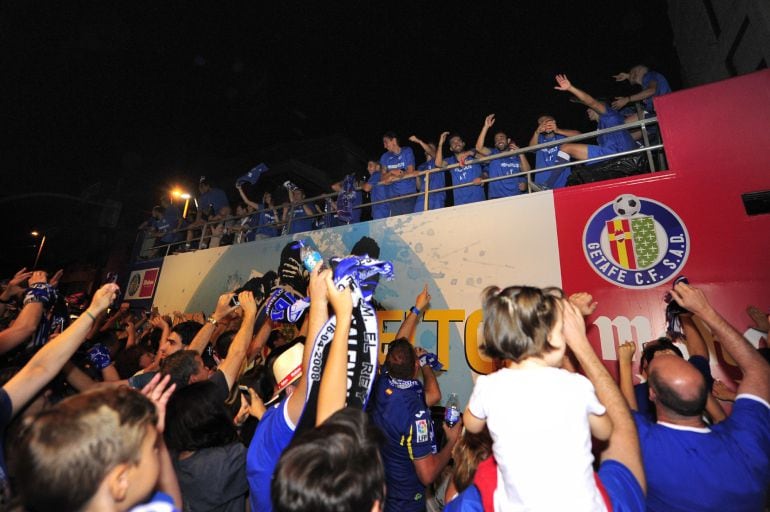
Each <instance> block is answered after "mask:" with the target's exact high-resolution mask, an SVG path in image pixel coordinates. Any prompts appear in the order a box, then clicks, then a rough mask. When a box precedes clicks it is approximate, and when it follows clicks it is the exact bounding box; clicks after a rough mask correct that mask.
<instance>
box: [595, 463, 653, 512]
mask: <svg viewBox="0 0 770 512" xmlns="http://www.w3.org/2000/svg"><path fill="white" fill-rule="evenodd" d="M599 479H600V480H601V481H602V485H604V489H605V490H606V491H607V495H609V497H610V501H612V511H613V512H637V511H638V512H644V511H645V510H646V509H647V505H646V502H645V498H644V492H643V491H642V488H641V486H639V482H638V481H637V480H636V478H635V477H634V475H633V474H632V473H631V471H630V470H629V469H628V468H627V467H625V466H624V465H623V464H621V463H620V462H618V461H616V460H606V461H604V462H602V465H601V466H600V467H599Z"/></svg>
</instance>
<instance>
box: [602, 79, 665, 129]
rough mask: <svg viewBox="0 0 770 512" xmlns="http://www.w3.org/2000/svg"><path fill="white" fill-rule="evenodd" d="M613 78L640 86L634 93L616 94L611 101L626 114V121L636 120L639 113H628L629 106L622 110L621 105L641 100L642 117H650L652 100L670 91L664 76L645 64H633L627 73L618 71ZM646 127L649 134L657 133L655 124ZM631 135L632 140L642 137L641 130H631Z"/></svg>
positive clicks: (652, 105)
mask: <svg viewBox="0 0 770 512" xmlns="http://www.w3.org/2000/svg"><path fill="white" fill-rule="evenodd" d="M613 78H614V79H615V81H616V82H622V81H624V80H628V83H630V84H632V85H640V86H641V87H642V90H641V91H639V92H637V93H635V94H631V95H629V96H616V97H615V101H613V102H612V108H614V109H615V110H617V111H621V112H623V113H624V114H626V122H627V123H633V122H634V121H638V120H639V115H638V114H637V112H632V113H631V114H628V110H632V109H631V108H630V107H629V108H628V109H625V110H623V107H625V106H626V105H628V104H629V103H633V102H635V101H641V102H642V110H643V111H644V112H643V115H644V118H647V117H652V116H654V115H655V104H654V103H653V100H654V99H655V98H657V97H658V96H663V95H664V94H668V93H670V92H671V86H670V85H668V80H666V77H664V76H663V75H661V74H660V73H658V72H657V71H650V69H649V68H648V67H647V66H643V65H638V66H634V67H632V68H631V70H630V71H629V72H628V73H618V74H617V75H615V76H614V77H613ZM647 129H648V131H649V132H650V135H651V136H652V135H654V134H655V133H657V126H648V127H647ZM631 136H632V137H633V138H634V140H639V139H641V138H642V131H641V130H633V131H632V132H631Z"/></svg>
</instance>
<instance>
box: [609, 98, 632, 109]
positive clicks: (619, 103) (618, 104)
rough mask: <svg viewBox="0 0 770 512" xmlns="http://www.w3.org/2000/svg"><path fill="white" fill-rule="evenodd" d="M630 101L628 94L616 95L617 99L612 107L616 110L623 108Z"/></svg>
mask: <svg viewBox="0 0 770 512" xmlns="http://www.w3.org/2000/svg"><path fill="white" fill-rule="evenodd" d="M628 101H629V98H628V96H615V101H613V102H612V108H614V109H615V110H620V109H621V108H623V107H625V106H626V105H628Z"/></svg>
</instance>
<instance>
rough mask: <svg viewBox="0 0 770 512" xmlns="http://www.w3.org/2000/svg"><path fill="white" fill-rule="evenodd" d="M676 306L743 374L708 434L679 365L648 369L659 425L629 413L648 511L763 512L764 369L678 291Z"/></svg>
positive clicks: (700, 396) (769, 467) (769, 458)
mask: <svg viewBox="0 0 770 512" xmlns="http://www.w3.org/2000/svg"><path fill="white" fill-rule="evenodd" d="M672 294H673V295H674V298H675V299H676V301H677V302H678V303H679V304H680V305H682V306H683V307H685V308H687V309H688V310H690V311H692V312H693V314H695V315H696V316H698V317H700V318H701V320H703V322H704V323H705V324H706V325H708V327H709V328H710V329H711V331H712V332H713V333H714V336H715V337H716V338H717V339H718V340H720V342H721V344H722V348H723V349H724V350H725V351H726V352H727V353H728V354H730V356H732V357H733V359H734V360H735V361H736V362H737V363H738V367H739V368H740V369H741V371H742V372H743V380H742V381H741V384H740V386H739V387H738V396H737V398H736V400H735V406H734V407H733V412H732V414H731V415H730V417H729V418H728V419H726V420H725V421H723V422H721V423H719V424H717V425H714V426H711V427H709V426H708V425H706V424H705V423H704V421H703V419H702V417H703V411H704V408H705V405H706V397H707V393H708V391H707V388H706V382H705V379H704V377H703V375H702V374H701V373H700V372H699V371H698V370H697V369H696V368H695V367H694V366H693V365H691V364H689V363H688V362H687V361H685V360H684V359H681V358H679V357H676V356H674V355H664V354H662V355H659V356H657V357H655V358H654V359H653V360H652V361H651V362H650V366H649V369H648V374H649V384H650V400H651V401H653V402H654V403H655V406H656V409H657V415H658V416H657V423H653V422H652V421H650V420H649V419H647V418H646V417H645V416H643V415H641V414H639V413H637V412H634V413H633V414H634V420H635V421H636V426H637V428H638V430H639V442H640V445H641V448H642V458H643V460H644V469H645V473H646V475H647V510H648V511H653V512H654V511H659V510H665V511H696V510H697V511H724V510H730V511H744V510H745V511H750V510H763V506H764V503H765V493H766V492H767V486H768V483H769V482H770V429H768V425H770V405H768V401H769V400H770V366H768V364H767V362H766V361H765V360H764V359H763V358H762V357H761V356H760V354H759V353H758V352H757V351H756V350H755V349H754V347H752V346H751V345H750V344H749V343H748V342H747V341H746V340H745V339H744V338H743V337H742V336H741V335H740V334H739V333H738V331H736V330H735V329H734V328H733V327H732V326H731V325H730V324H728V323H727V321H725V319H724V318H722V316H721V315H720V314H719V313H718V312H717V311H716V310H715V309H714V308H713V307H712V306H711V304H709V302H708V300H707V299H706V296H705V295H704V294H703V292H702V291H701V290H699V289H697V288H693V287H691V286H689V285H687V284H684V283H679V284H677V285H676V286H675V287H674V290H673V292H672Z"/></svg>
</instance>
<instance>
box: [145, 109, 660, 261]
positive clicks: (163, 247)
mask: <svg viewBox="0 0 770 512" xmlns="http://www.w3.org/2000/svg"><path fill="white" fill-rule="evenodd" d="M640 117H642V116H640ZM657 121H658V119H657V118H656V117H650V118H647V119H640V120H639V121H634V122H631V123H625V124H622V125H618V126H614V127H612V128H606V129H603V130H594V131H592V132H587V133H581V134H579V135H574V136H571V137H564V138H560V139H554V140H552V141H547V142H543V143H541V144H535V145H532V146H526V147H522V148H518V149H514V150H510V151H502V152H500V153H496V154H494V155H489V156H484V157H478V158H473V159H472V163H474V164H485V163H488V162H491V161H493V160H497V159H502V158H508V157H511V156H517V155H522V154H526V153H534V152H536V151H539V150H541V149H545V148H550V147H553V146H561V145H562V144H568V143H571V142H581V141H584V140H586V139H592V138H595V137H597V136H599V135H604V134H608V133H613V132H617V131H620V130H635V129H639V130H640V131H641V135H642V142H641V147H639V148H636V149H632V150H629V151H623V152H620V153H615V154H613V155H609V156H600V157H596V158H589V159H587V160H571V161H569V162H564V163H560V164H555V165H551V166H548V167H541V168H537V169H530V170H529V171H522V172H519V173H516V174H510V175H505V176H497V177H492V178H485V179H482V180H481V184H480V185H479V184H476V183H473V182H469V183H462V184H459V185H450V186H444V187H439V188H433V189H431V188H430V176H431V174H433V173H436V172H445V171H447V170H452V169H456V168H460V167H463V166H464V165H467V163H466V164H463V163H456V164H451V165H444V166H441V167H433V168H431V169H426V170H424V171H418V172H415V173H412V174H410V175H408V176H404V177H401V178H397V179H394V180H391V181H389V182H388V183H387V185H392V184H393V183H396V182H398V181H403V180H414V179H419V178H421V177H424V178H425V179H424V180H421V182H422V183H423V184H424V189H423V190H420V191H418V192H414V193H411V194H405V195H401V196H397V197H392V198H388V199H383V200H381V201H370V202H368V203H362V204H360V205H356V206H354V208H355V209H360V210H363V209H364V208H367V207H370V206H374V205H378V204H386V203H390V202H392V201H397V200H401V199H406V198H411V197H414V198H422V201H423V206H424V210H427V209H428V200H429V197H430V194H434V193H439V192H445V191H448V190H455V189H460V188H463V187H469V186H483V184H485V183H493V182H495V181H501V180H507V179H515V178H526V183H527V193H532V192H539V191H542V190H544V187H542V186H539V185H537V184H536V183H535V181H534V180H533V176H534V175H536V174H538V173H543V172H549V171H555V170H560V169H563V168H565V167H571V166H575V165H583V164H592V163H596V162H602V161H604V162H606V161H610V160H614V159H617V158H621V157H626V156H633V155H638V154H641V153H645V154H646V156H647V162H648V166H649V170H650V172H655V171H656V170H657V169H656V165H655V161H654V158H653V152H656V151H658V150H662V149H663V147H664V146H663V144H662V143H659V144H651V143H650V136H649V132H648V128H647V127H648V126H649V125H654V124H657ZM375 186H380V185H379V184H378V185H375ZM361 190H362V189H361V188H357V189H356V192H360V191H361ZM340 193H341V192H331V193H327V194H321V195H318V196H314V197H311V198H307V199H305V200H303V201H296V202H291V203H284V204H282V205H280V206H276V207H273V208H262V209H259V210H256V211H253V212H250V213H248V214H245V215H240V216H237V215H233V216H230V217H227V218H225V219H218V220H215V221H208V222H205V223H203V224H202V225H200V226H194V227H190V226H187V227H183V228H180V229H176V230H173V231H167V232H165V233H158V234H149V233H145V232H143V231H140V232H139V233H138V234H137V239H136V242H135V247H140V249H139V250H138V251H137V250H135V251H134V253H138V259H149V258H157V257H162V256H167V255H169V254H171V253H176V252H185V251H189V250H195V249H203V248H210V247H217V246H218V245H219V243H220V242H221V238H222V237H223V236H226V235H233V236H235V234H236V230H233V229H231V228H232V227H233V226H237V225H239V224H240V222H241V221H242V220H243V219H244V218H259V217H260V216H261V214H262V213H263V212H267V211H270V210H273V211H275V212H279V211H283V210H285V209H287V208H289V209H290V210H289V211H290V212H293V210H294V209H295V208H298V207H304V205H309V206H310V208H311V209H316V208H315V205H316V204H317V203H319V202H320V201H323V202H324V206H325V208H328V209H329V211H322V212H318V213H315V214H313V215H307V214H306V215H305V216H304V217H303V218H304V219H314V220H315V219H319V218H324V217H329V218H333V217H334V214H335V213H336V212H333V211H331V210H333V207H332V206H331V204H330V203H331V202H332V200H333V198H336V197H337V196H338V194H340ZM295 220H297V219H294V218H292V215H288V216H287V219H285V221H284V220H283V219H279V220H277V221H276V222H271V223H265V224H260V225H256V226H249V227H248V231H250V232H251V231H254V232H259V231H260V230H264V229H265V228H273V229H275V230H277V231H278V233H279V234H288V233H291V226H292V223H293V222H294V221H295ZM324 227H329V226H324ZM191 230H192V231H193V232H195V231H198V230H200V235H198V236H194V235H193V236H190V235H189V232H190V231H191ZM238 232H239V233H242V234H243V235H244V236H245V234H246V230H238ZM169 235H171V236H173V237H174V238H176V236H175V235H181V236H182V238H183V239H182V240H175V241H172V242H163V243H158V241H160V239H161V238H166V237H168V236H169ZM148 237H149V238H152V239H154V240H155V243H154V244H153V245H150V244H149V243H148V240H147V239H148Z"/></svg>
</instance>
